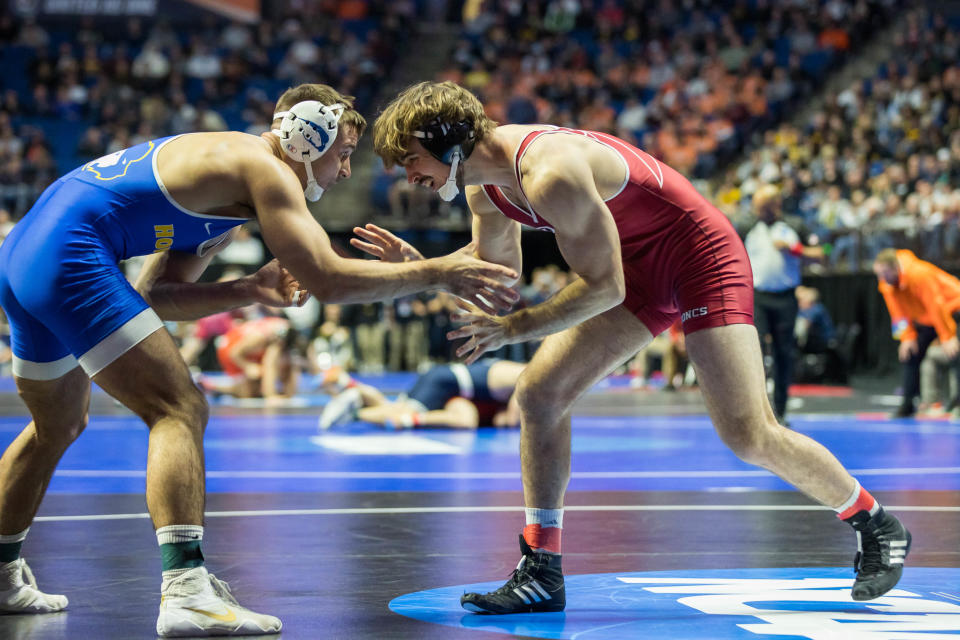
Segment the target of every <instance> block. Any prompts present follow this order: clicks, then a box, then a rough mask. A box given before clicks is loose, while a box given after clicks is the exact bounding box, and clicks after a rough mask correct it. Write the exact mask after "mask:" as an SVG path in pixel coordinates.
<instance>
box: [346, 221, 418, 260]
mask: <svg viewBox="0 0 960 640" xmlns="http://www.w3.org/2000/svg"><path fill="white" fill-rule="evenodd" d="M353 232H354V233H355V234H357V235H358V236H360V238H362V239H363V240H361V239H360V238H350V245H351V246H352V247H353V248H354V249H359V250H360V251H363V252H365V253H369V254H370V255H372V256H374V257H376V258H380V259H381V260H383V261H384V262H413V261H414V260H423V254H422V253H420V252H419V251H417V248H416V247H414V246H413V245H412V244H410V243H409V242H407V241H406V240H403V239H402V238H398V237H397V236H395V235H393V234H392V233H390V232H389V231H387V230H386V229H384V228H383V227H378V226H377V225H375V224H367V225H365V226H363V227H354V228H353ZM364 240H365V241H366V242H364Z"/></svg>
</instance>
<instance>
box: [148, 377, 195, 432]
mask: <svg viewBox="0 0 960 640" xmlns="http://www.w3.org/2000/svg"><path fill="white" fill-rule="evenodd" d="M131 409H133V411H134V412H135V413H137V414H138V415H139V416H140V417H141V418H142V419H143V421H144V422H146V423H147V426H149V427H153V425H155V424H157V423H158V422H160V421H161V420H164V419H173V420H176V421H177V422H180V423H182V424H185V425H187V426H188V427H190V428H191V429H192V430H195V431H197V432H198V433H199V434H203V431H204V430H205V429H206V426H207V420H208V419H209V417H210V405H209V403H207V399H206V397H204V395H203V392H202V391H200V389H199V388H198V387H197V386H196V385H190V386H189V387H186V388H185V389H183V391H182V392H181V393H178V394H176V395H175V396H174V397H167V398H155V399H153V401H147V402H145V403H144V404H143V405H141V406H140V407H137V408H133V407H131Z"/></svg>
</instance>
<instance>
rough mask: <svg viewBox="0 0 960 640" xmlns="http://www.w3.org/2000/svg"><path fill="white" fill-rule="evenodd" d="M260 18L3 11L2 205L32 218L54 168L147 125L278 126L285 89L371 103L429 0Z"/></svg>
mask: <svg viewBox="0 0 960 640" xmlns="http://www.w3.org/2000/svg"><path fill="white" fill-rule="evenodd" d="M272 4H273V5H276V7H277V9H276V10H277V12H278V15H277V16H276V17H275V18H273V19H268V20H263V21H261V22H260V23H258V24H256V25H247V24H243V23H240V22H226V21H224V20H219V19H216V18H214V17H213V16H212V14H211V16H210V17H209V18H208V19H206V20H201V21H197V22H191V23H189V24H182V23H174V22H170V21H168V20H167V19H165V18H163V17H161V18H159V19H156V20H150V21H147V20H143V19H139V18H132V19H129V20H126V21H123V22H116V24H114V25H112V26H111V28H105V27H104V25H103V24H102V23H94V21H93V19H92V18H84V19H80V20H79V21H78V22H72V23H70V24H63V25H62V26H56V25H41V24H38V23H37V22H36V21H34V20H32V19H30V18H26V19H18V18H17V17H15V16H14V15H13V14H11V13H9V12H8V10H4V11H2V12H0V59H2V61H3V64H4V67H5V73H4V75H3V78H2V79H0V206H3V207H4V208H6V209H7V210H8V211H9V212H10V213H11V214H12V216H13V217H14V218H15V219H16V218H19V217H20V216H21V215H23V213H24V212H25V211H26V209H28V208H29V206H30V205H31V204H32V203H33V201H34V199H35V198H36V196H37V195H38V194H39V193H40V191H42V189H43V188H45V187H46V185H47V184H49V183H50V182H51V181H52V180H53V179H55V178H56V177H58V176H59V175H60V174H62V173H65V172H66V171H68V170H70V169H72V168H73V167H74V166H77V165H79V164H81V163H83V162H86V161H88V160H91V159H93V158H96V157H99V156H101V155H104V154H107V153H111V152H113V151H116V150H119V149H123V148H126V147H129V146H131V145H134V144H137V143H139V142H142V141H144V140H147V139H151V138H157V137H161V136H165V135H171V134H176V133H182V132H188V131H220V130H228V129H229V130H239V131H247V132H250V133H254V134H259V133H261V132H262V131H265V130H266V129H268V128H269V125H270V122H271V120H272V114H273V105H274V102H275V100H276V98H277V97H278V96H279V95H280V93H282V91H283V90H284V89H286V88H287V87H289V86H294V85H297V84H300V83H302V82H317V81H323V82H325V83H328V84H331V85H334V86H336V87H337V88H338V89H339V90H340V91H341V92H343V93H345V94H348V95H354V96H356V98H357V102H356V104H357V107H358V108H359V109H360V111H361V112H368V111H369V110H370V109H371V108H372V106H373V98H374V96H375V94H376V92H377V90H378V89H379V87H380V86H381V84H382V82H383V79H384V78H385V77H386V76H387V74H388V73H389V72H390V70H391V68H392V66H393V64H394V63H395V61H396V60H397V56H396V50H397V47H400V46H402V44H403V42H405V40H406V39H407V38H408V37H410V36H411V34H413V33H414V32H415V24H416V21H417V18H418V15H419V12H421V11H422V10H423V7H422V6H421V5H422V4H423V3H421V2H416V1H414V0H404V1H387V0H354V1H351V2H336V1H332V0H325V1H321V2H297V1H295V0H284V1H282V2H275V3H272Z"/></svg>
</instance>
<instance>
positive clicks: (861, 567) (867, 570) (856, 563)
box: [853, 532, 890, 575]
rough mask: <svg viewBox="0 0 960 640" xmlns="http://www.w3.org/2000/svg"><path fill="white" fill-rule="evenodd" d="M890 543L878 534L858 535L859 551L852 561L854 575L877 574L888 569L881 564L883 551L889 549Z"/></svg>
mask: <svg viewBox="0 0 960 640" xmlns="http://www.w3.org/2000/svg"><path fill="white" fill-rule="evenodd" d="M889 547H890V542H889V541H888V540H887V538H886V536H884V535H883V534H880V533H879V532H878V533H861V534H860V549H861V550H860V551H858V552H857V556H856V557H855V558H854V560H853V568H854V570H855V571H856V573H858V574H859V573H863V574H866V575H870V574H873V573H879V572H881V571H883V570H885V569H888V568H889V567H888V566H887V565H886V564H885V563H884V562H883V550H884V548H889Z"/></svg>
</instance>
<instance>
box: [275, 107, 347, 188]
mask: <svg viewBox="0 0 960 640" xmlns="http://www.w3.org/2000/svg"><path fill="white" fill-rule="evenodd" d="M345 110H346V107H345V106H344V105H342V104H340V103H336V104H330V105H326V104H323V103H322V102H317V101H316V100H307V101H304V102H298V103H297V104H295V105H293V106H292V107H290V110H289V111H279V112H277V113H275V114H273V118H274V120H276V119H277V118H281V120H280V128H279V129H273V133H274V135H276V136H277V137H278V138H280V142H281V144H282V145H283V150H284V151H285V152H286V154H287V156H289V157H290V158H292V159H294V160H296V161H298V162H302V163H303V164H304V166H305V168H306V170H307V187H306V189H304V190H303V195H304V197H305V198H306V199H307V200H309V201H310V202H316V201H317V200H319V199H320V197H321V196H322V195H323V187H321V186H320V185H319V184H317V181H316V179H315V178H314V177H313V168H312V167H311V166H310V163H311V162H313V161H314V160H319V159H320V157H321V156H323V154H324V153H326V152H327V150H328V149H330V147H331V146H333V141H334V140H336V139H337V131H338V129H339V123H340V118H341V116H343V112H344V111H345Z"/></svg>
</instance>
